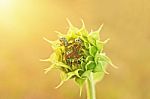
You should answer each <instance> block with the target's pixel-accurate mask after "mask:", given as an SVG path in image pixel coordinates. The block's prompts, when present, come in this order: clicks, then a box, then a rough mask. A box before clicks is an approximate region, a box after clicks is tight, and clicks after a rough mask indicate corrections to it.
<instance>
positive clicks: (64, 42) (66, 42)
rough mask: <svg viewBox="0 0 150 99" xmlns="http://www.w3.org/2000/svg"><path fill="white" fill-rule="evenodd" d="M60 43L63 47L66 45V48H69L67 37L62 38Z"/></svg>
mask: <svg viewBox="0 0 150 99" xmlns="http://www.w3.org/2000/svg"><path fill="white" fill-rule="evenodd" d="M59 41H60V42H61V45H64V46H65V47H66V46H68V41H67V39H66V38H65V37H61V38H60V39H59Z"/></svg>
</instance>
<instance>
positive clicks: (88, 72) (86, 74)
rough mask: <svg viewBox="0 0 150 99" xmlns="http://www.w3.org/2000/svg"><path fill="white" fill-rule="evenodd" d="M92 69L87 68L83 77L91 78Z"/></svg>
mask: <svg viewBox="0 0 150 99" xmlns="http://www.w3.org/2000/svg"><path fill="white" fill-rule="evenodd" d="M91 72H92V70H87V71H85V72H84V73H83V74H82V75H81V78H89V77H90V74H91Z"/></svg>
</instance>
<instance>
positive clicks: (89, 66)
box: [85, 61, 96, 70]
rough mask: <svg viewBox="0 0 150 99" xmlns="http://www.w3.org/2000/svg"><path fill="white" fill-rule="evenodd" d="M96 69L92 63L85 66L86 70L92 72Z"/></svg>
mask: <svg viewBox="0 0 150 99" xmlns="http://www.w3.org/2000/svg"><path fill="white" fill-rule="evenodd" d="M95 67H96V64H95V62H94V61H89V62H88V63H87V64H86V65H85V69H86V70H93V69H94V68H95Z"/></svg>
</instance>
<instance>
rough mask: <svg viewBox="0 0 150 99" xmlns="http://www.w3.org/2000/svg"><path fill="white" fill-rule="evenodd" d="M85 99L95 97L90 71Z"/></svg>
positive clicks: (94, 98)
mask: <svg viewBox="0 0 150 99" xmlns="http://www.w3.org/2000/svg"><path fill="white" fill-rule="evenodd" d="M87 99H96V93H95V83H94V79H93V73H91V74H90V77H89V79H87Z"/></svg>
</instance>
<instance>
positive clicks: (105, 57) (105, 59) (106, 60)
mask: <svg viewBox="0 0 150 99" xmlns="http://www.w3.org/2000/svg"><path fill="white" fill-rule="evenodd" d="M100 60H101V61H105V62H107V63H109V64H110V65H111V66H112V67H114V68H118V67H116V66H115V65H114V64H113V63H112V61H111V59H110V58H109V57H107V56H106V55H105V53H100Z"/></svg>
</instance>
